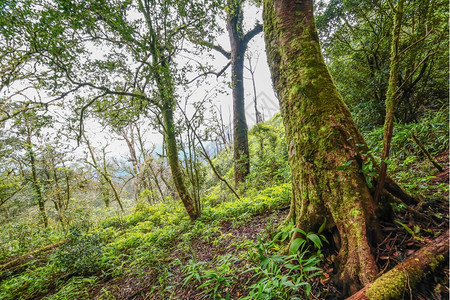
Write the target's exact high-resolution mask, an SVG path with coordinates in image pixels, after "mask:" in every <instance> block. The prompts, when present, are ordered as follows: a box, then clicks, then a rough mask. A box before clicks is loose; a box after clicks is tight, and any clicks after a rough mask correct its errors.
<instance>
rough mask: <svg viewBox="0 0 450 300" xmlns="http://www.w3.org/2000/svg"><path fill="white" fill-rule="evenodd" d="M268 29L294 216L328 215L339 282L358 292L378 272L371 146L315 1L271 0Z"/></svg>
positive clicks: (309, 223) (304, 223)
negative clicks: (331, 66)
mask: <svg viewBox="0 0 450 300" xmlns="http://www.w3.org/2000/svg"><path fill="white" fill-rule="evenodd" d="M264 31H265V40H266V50H267V56H268V62H269V66H270V70H271V73H272V81H273V84H274V87H275V90H276V92H277V94H278V98H279V101H280V108H281V113H282V117H283V122H284V125H285V128H286V138H287V143H288V147H289V165H290V168H291V174H292V187H293V191H294V196H293V199H292V203H291V210H292V211H291V214H290V215H291V216H292V217H293V218H294V219H295V222H296V225H297V226H298V227H299V228H302V229H303V230H306V231H309V230H316V229H317V228H318V227H319V226H320V224H321V223H323V222H324V220H325V218H326V220H327V228H328V229H329V230H331V231H332V232H333V233H335V235H336V237H338V239H337V245H336V246H337V247H338V248H339V254H338V256H337V260H336V263H337V269H338V274H337V276H338V277H339V282H341V283H342V284H343V286H344V288H345V289H346V290H347V291H348V292H356V291H357V290H358V289H359V288H361V287H362V286H363V285H366V284H368V283H370V282H372V281H373V279H374V278H375V276H376V275H377V273H378V268H377V266H376V263H375V259H374V257H373V255H372V253H371V243H373V242H374V241H373V240H374V237H375V236H378V235H377V233H378V232H379V228H378V222H377V219H376V210H377V205H376V203H375V202H374V199H373V197H372V195H371V192H370V190H369V187H368V186H367V183H366V179H365V177H364V175H363V174H362V172H360V170H361V166H362V164H364V163H365V161H364V157H365V156H364V155H362V154H363V153H367V152H366V151H367V147H366V146H365V142H364V139H363V137H362V135H361V134H360V132H359V130H358V128H357V127H356V125H355V123H354V122H353V120H352V118H351V115H350V112H349V110H348V108H347V106H346V105H345V104H344V102H343V101H342V99H341V97H340V95H339V93H338V91H337V89H336V86H335V85H334V83H333V80H332V78H331V75H330V73H329V71H328V69H327V67H326V66H325V63H324V60H323V57H322V54H321V51H320V45H319V39H318V35H317V31H316V27H315V23H314V16H313V1H312V0H303V1H295V0H277V1H274V0H265V1H264ZM294 238H295V237H294Z"/></svg>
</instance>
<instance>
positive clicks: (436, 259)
mask: <svg viewBox="0 0 450 300" xmlns="http://www.w3.org/2000/svg"><path fill="white" fill-rule="evenodd" d="M448 234H449V232H448V231H446V232H445V233H444V234H442V235H441V236H439V237H438V238H436V239H435V240H434V241H433V242H431V243H430V244H428V245H427V246H425V247H423V248H421V249H419V250H418V251H416V253H414V254H413V255H411V256H410V257H408V258H407V259H406V260H404V261H402V262H401V263H399V264H398V265H397V266H395V267H394V268H393V269H391V270H390V271H389V272H387V273H385V274H383V275H381V276H380V277H379V278H377V280H375V281H374V282H373V283H371V284H369V285H367V286H365V287H364V288H363V289H362V290H360V291H359V292H357V293H356V294H354V295H353V296H351V297H350V298H348V300H366V299H371V300H388V299H400V298H402V296H403V294H404V293H405V291H406V289H407V288H410V289H412V288H414V286H415V285H416V284H417V283H419V282H420V281H421V280H422V279H423V278H424V277H425V276H426V275H427V274H430V273H432V272H433V271H435V270H436V268H437V267H438V266H439V264H440V263H441V262H443V261H446V260H447V259H448V250H449V245H448V240H449V238H448Z"/></svg>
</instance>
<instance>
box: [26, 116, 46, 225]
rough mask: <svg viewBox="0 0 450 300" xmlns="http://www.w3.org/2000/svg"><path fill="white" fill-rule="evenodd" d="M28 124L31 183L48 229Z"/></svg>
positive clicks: (27, 144) (27, 149)
mask: <svg viewBox="0 0 450 300" xmlns="http://www.w3.org/2000/svg"><path fill="white" fill-rule="evenodd" d="M25 122H26V126H27V127H26V131H27V143H26V145H25V149H26V151H27V153H28V157H29V158H30V167H31V182H32V185H33V191H34V197H35V198H36V201H37V204H38V207H39V213H40V214H41V218H42V222H43V223H44V227H45V228H47V227H48V217H47V212H46V211H45V200H44V196H43V195H42V185H41V182H40V180H39V177H38V174H37V168H36V156H35V154H34V151H33V144H32V142H31V134H32V133H31V128H30V125H29V124H28V122H27V121H25Z"/></svg>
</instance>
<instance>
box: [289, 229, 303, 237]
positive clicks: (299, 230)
mask: <svg viewBox="0 0 450 300" xmlns="http://www.w3.org/2000/svg"><path fill="white" fill-rule="evenodd" d="M294 231H297V232H299V233H301V234H303V235H304V236H306V232H304V231H303V230H301V229H300V228H294V229H292V230H291V232H294Z"/></svg>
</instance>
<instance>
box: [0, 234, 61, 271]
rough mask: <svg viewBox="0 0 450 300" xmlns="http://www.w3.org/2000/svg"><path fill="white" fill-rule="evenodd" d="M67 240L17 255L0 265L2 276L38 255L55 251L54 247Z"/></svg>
mask: <svg viewBox="0 0 450 300" xmlns="http://www.w3.org/2000/svg"><path fill="white" fill-rule="evenodd" d="M65 242H67V240H63V241H59V242H56V243H53V244H50V245H46V246H44V247H41V248H39V249H36V250H33V251H31V252H28V253H26V254H24V255H21V256H19V257H16V258H14V259H12V260H10V261H8V262H6V263H4V264H2V265H0V278H2V277H3V275H4V273H5V272H7V271H14V270H15V269H17V268H19V267H20V266H22V265H24V264H26V263H27V262H29V261H32V260H33V259H35V257H36V255H38V254H41V253H45V252H49V251H53V250H54V249H56V248H58V247H59V246H60V245H62V244H64V243H65Z"/></svg>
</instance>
